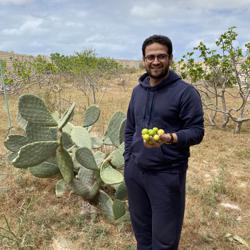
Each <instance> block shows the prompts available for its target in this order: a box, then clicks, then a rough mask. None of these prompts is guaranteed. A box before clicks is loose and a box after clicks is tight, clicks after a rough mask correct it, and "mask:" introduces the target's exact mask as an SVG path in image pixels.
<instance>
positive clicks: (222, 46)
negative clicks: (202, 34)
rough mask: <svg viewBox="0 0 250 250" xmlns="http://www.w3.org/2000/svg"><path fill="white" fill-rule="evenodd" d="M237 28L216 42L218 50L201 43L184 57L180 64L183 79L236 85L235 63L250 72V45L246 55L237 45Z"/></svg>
mask: <svg viewBox="0 0 250 250" xmlns="http://www.w3.org/2000/svg"><path fill="white" fill-rule="evenodd" d="M235 28H236V27H230V28H229V29H228V30H227V31H226V32H224V33H223V34H222V35H221V36H220V37H219V38H218V40H216V41H215V47H216V49H210V48H208V47H207V46H206V45H205V44H204V43H203V42H200V43H199V45H198V46H196V47H194V49H193V51H192V52H188V53H187V54H186V55H184V56H183V58H182V59H181V60H180V62H179V63H180V71H181V75H182V77H183V78H190V79H191V81H192V82H197V81H201V80H205V81H207V82H209V83H210V84H217V85H218V86H222V85H224V84H225V85H226V86H233V85H236V84H237V75H236V74H237V72H236V69H235V63H236V62H241V65H242V66H241V67H243V68H247V67H248V70H249V48H248V46H249V44H248V43H247V44H245V48H246V49H247V51H246V53H245V55H244V54H243V50H242V49H241V48H240V47H238V46H236V45H235V44H236V43H235V42H236V39H237V37H238V34H237V33H236V32H235ZM197 57H198V58H199V59H200V60H201V61H199V60H198V59H197ZM245 59H246V60H245Z"/></svg>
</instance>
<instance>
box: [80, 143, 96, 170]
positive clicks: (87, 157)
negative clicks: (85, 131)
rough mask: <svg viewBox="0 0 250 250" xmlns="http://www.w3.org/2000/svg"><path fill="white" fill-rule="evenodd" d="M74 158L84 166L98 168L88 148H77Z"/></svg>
mask: <svg viewBox="0 0 250 250" xmlns="http://www.w3.org/2000/svg"><path fill="white" fill-rule="evenodd" d="M75 157H76V160H77V161H78V162H79V163H80V164H81V165H82V166H84V167H85V168H88V169H92V170H98V167H97V164H96V161H95V157H94V155H93V153H92V151H91V150H90V149H89V148H79V149H77V150H76V153H75Z"/></svg>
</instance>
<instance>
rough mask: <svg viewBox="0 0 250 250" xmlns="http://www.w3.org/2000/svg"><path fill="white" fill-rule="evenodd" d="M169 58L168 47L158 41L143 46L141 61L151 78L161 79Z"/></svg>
mask: <svg viewBox="0 0 250 250" xmlns="http://www.w3.org/2000/svg"><path fill="white" fill-rule="evenodd" d="M171 60H172V57H171V56H169V55H168V48H167V47H166V46H164V45H162V44H160V43H152V44H150V45H148V46H147V47H146V48H145V56H144V58H143V63H144V67H145V69H146V71H147V73H148V74H149V76H150V77H151V78H152V79H155V80H160V79H163V78H164V77H165V76H166V75H167V73H168V70H169V66H170V63H171Z"/></svg>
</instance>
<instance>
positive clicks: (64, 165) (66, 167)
mask: <svg viewBox="0 0 250 250" xmlns="http://www.w3.org/2000/svg"><path fill="white" fill-rule="evenodd" d="M56 161H57V166H58V168H59V169H60V172H61V174H62V177H63V179H64V180H65V182H66V183H71V182H72V180H73V178H74V171H73V168H74V165H73V161H72V159H71V156H70V155H69V153H68V152H67V150H65V149H64V148H63V147H62V146H59V147H58V148H57V149H56Z"/></svg>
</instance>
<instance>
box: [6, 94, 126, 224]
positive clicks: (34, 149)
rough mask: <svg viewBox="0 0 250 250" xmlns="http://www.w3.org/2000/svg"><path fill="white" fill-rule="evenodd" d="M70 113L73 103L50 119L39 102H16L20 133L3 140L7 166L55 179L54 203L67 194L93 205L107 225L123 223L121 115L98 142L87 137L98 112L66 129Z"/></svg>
mask: <svg viewBox="0 0 250 250" xmlns="http://www.w3.org/2000/svg"><path fill="white" fill-rule="evenodd" d="M74 109H75V104H74V103H73V104H72V105H71V106H70V107H69V109H68V110H66V111H65V113H64V114H63V115H62V117H59V113H58V112H55V113H53V114H51V113H50V112H49V110H48V108H47V107H46V105H45V103H44V102H43V100H42V99H40V98H39V97H37V96H34V95H23V96H21V97H20V98H19V103H18V117H17V120H18V124H19V125H20V127H21V128H22V129H23V130H24V133H23V135H10V136H8V137H7V138H6V140H5V142H4V145H5V147H6V148H7V149H8V150H9V151H10V155H9V161H10V163H11V164H12V165H13V166H14V167H16V168H23V169H28V170H29V172H30V173H31V174H32V175H33V176H34V177H37V178H50V177H53V178H55V177H56V176H58V177H59V179H58V181H57V183H56V186H55V193H56V196H57V197H63V195H64V192H65V190H71V191H72V192H73V193H75V194H76V195H80V196H81V197H82V198H83V199H84V200H86V201H89V202H91V203H92V204H96V205H97V207H99V209H100V210H101V211H102V212H103V214H104V215H105V216H106V217H107V218H108V219H110V220H112V221H113V222H119V221H120V220H123V219H124V218H127V203H126V197H127V190H126V185H125V183H124V178H123V167H124V159H123V151H124V143H123V141H124V126H125V122H126V119H125V114H124V113H122V112H116V113H115V114H114V115H113V116H112V118H111V120H110V122H109V123H108V128H107V130H106V132H105V134H104V136H100V137H97V136H96V135H95V136H92V135H91V128H92V126H93V125H94V124H95V123H96V122H97V120H98V119H99V116H100V108H99V107H98V106H96V105H92V106H90V107H88V108H87V109H86V111H85V112H84V114H83V124H82V125H81V126H78V125H74V124H73V123H71V121H72V119H73V115H74ZM104 145H106V146H105V147H106V148H105V152H102V148H103V146H104ZM107 145H110V150H107V147H108V146H107ZM107 186H109V188H108V189H107ZM104 190H105V191H104ZM107 190H113V191H111V192H110V193H107Z"/></svg>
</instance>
